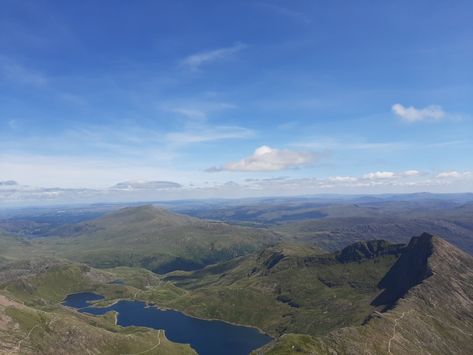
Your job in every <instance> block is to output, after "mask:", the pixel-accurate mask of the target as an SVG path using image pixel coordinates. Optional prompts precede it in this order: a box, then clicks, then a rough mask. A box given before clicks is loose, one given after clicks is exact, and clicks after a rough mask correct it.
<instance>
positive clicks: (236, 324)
mask: <svg viewBox="0 0 473 355" xmlns="http://www.w3.org/2000/svg"><path fill="white" fill-rule="evenodd" d="M84 292H85V291H84ZM79 293H82V292H76V293H71V294H69V295H67V296H66V297H68V296H70V295H74V294H79ZM94 293H95V292H94ZM96 294H97V295H98V293H96ZM107 301H113V302H111V303H110V304H107V305H104V306H102V305H98V306H94V303H99V302H107ZM120 301H138V302H143V303H144V304H145V305H146V307H154V308H157V309H159V310H161V311H174V312H179V313H182V314H184V315H186V316H188V317H191V318H194V319H199V320H204V321H213V322H222V323H226V324H230V325H234V326H237V327H245V328H253V329H256V330H258V332H259V333H261V334H262V335H266V336H269V337H270V338H272V340H275V339H277V338H279V336H275V335H272V334H269V333H267V332H265V331H264V330H263V329H261V328H259V327H257V326H254V325H247V324H241V323H236V322H231V321H227V320H223V319H218V318H203V317H197V316H194V315H192V314H189V313H187V312H185V311H182V310H179V309H176V308H172V307H163V306H159V305H158V304H156V303H152V302H148V301H145V300H143V299H139V298H128V297H126V298H116V299H106V298H105V297H104V299H101V300H97V301H93V302H92V303H90V306H93V307H96V308H106V307H112V306H114V305H116V304H117V303H118V302H120ZM66 307H68V306H66ZM70 308H73V309H75V310H78V309H77V308H74V307H70ZM84 308H85V307H84ZM117 313H118V312H117ZM115 324H116V323H115ZM145 328H146V327H145Z"/></svg>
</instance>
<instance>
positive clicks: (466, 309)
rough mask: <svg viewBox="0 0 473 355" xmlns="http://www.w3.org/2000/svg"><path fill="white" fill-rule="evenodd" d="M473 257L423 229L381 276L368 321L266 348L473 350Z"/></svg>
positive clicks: (418, 351)
mask: <svg viewBox="0 0 473 355" xmlns="http://www.w3.org/2000/svg"><path fill="white" fill-rule="evenodd" d="M472 280H473V257H472V256H471V255H469V254H467V253H464V252H462V251H461V250H459V249H457V248H456V247H454V246H452V245H451V244H449V243H448V242H446V241H444V240H442V239H440V238H437V237H433V236H432V235H428V234H424V235H422V236H421V237H418V238H413V239H412V240H411V242H410V243H409V246H408V247H407V250H406V252H405V253H404V254H403V255H402V256H401V257H400V258H399V260H398V261H397V262H396V263H395V264H394V266H393V267H392V268H391V269H390V271H389V272H388V273H387V274H386V275H385V277H384V278H383V279H382V281H381V282H380V287H382V288H383V291H382V292H381V293H380V294H379V295H378V297H377V298H376V299H375V300H374V301H373V304H375V305H376V306H377V308H378V311H375V312H373V313H372V315H371V316H370V318H369V320H368V321H367V322H366V324H364V325H362V326H356V327H348V328H342V329H338V330H335V331H333V332H331V333H329V334H327V335H326V336H322V337H311V336H307V335H298V334H287V335H284V336H282V337H281V338H279V339H278V340H277V341H275V342H273V343H271V344H270V345H268V346H267V347H265V348H264V349H261V350H260V351H258V352H257V353H266V354H277V355H280V354H293V353H294V352H297V353H300V354H362V353H370V354H439V355H440V354H442V355H443V354H452V355H453V354H470V353H473V345H472V344H473V343H472V339H473V332H472V329H473V283H472Z"/></svg>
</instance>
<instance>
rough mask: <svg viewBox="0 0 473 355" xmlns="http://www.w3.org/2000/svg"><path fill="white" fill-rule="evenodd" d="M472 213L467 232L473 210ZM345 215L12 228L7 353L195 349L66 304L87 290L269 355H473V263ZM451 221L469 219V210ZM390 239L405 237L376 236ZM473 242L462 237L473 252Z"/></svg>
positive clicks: (5, 238) (0, 255) (5, 301)
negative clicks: (243, 339)
mask: <svg viewBox="0 0 473 355" xmlns="http://www.w3.org/2000/svg"><path fill="white" fill-rule="evenodd" d="M347 208H348V207H347ZM468 208H469V207H468ZM348 209H351V207H350V208H348ZM449 209H451V207H449ZM337 210H339V207H337ZM460 210H462V211H463V209H462V207H460ZM442 213H446V212H445V211H443V212H442ZM462 213H464V214H463V215H462V216H464V217H463V218H464V219H463V220H462V221H463V226H466V227H465V228H467V227H468V223H469V222H468V219H467V218H466V217H467V216H468V212H462ZM394 217H395V216H394ZM394 217H393V218H394ZM337 218H341V217H330V216H326V217H320V216H318V217H317V219H307V220H302V221H298V222H294V221H290V222H287V223H277V225H272V226H271V227H262V226H254V225H253V226H250V225H242V224H241V223H234V222H231V223H226V222H221V221H215V220H213V221H211V220H203V219H199V218H196V217H189V216H186V215H183V214H176V213H174V212H170V211H169V210H165V209H163V208H157V207H152V206H138V207H125V208H121V209H116V210H114V211H109V212H106V213H105V214H102V215H101V216H98V217H94V218H88V219H86V220H82V221H79V222H77V223H73V224H70V223H66V224H60V225H55V227H54V231H55V232H54V234H55V235H44V236H41V237H32V236H25V235H21V233H11V231H10V232H7V231H5V230H4V231H3V233H2V235H1V237H0V247H1V248H0V296H1V297H2V298H1V301H2V303H1V307H0V315H1V320H2V324H3V326H0V339H2V341H1V342H0V346H1V347H0V349H2V350H1V351H4V352H10V353H25V354H28V353H35V352H34V351H33V349H36V350H35V351H37V349H40V351H41V352H42V353H45V354H49V353H51V351H52V350H51V349H53V348H55V347H60V348H63V349H65V350H64V351H65V352H64V353H68V354H69V353H70V354H75V353H77V354H80V353H82V351H84V349H88V351H92V353H94V352H100V353H104V354H108V353H110V354H114V353H118V352H117V350H116V349H118V348H120V349H121V350H120V351H122V350H123V353H125V350H126V351H127V352H126V353H135V352H140V351H147V350H146V349H148V350H149V349H153V350H152V351H150V353H154V352H155V353H158V354H168V353H169V354H180V353H182V354H187V353H193V352H194V351H195V349H192V348H191V347H190V346H189V345H185V344H181V342H180V341H178V340H179V339H181V341H184V340H182V339H184V338H179V337H178V338H175V337H173V338H172V339H173V340H169V339H168V338H167V336H166V334H167V333H166V332H163V331H161V330H160V328H159V327H157V328H156V329H151V328H152V327H151V328H149V327H134V326H131V327H130V326H126V327H123V326H120V325H117V324H115V323H116V319H117V318H116V317H117V315H116V314H117V313H115V312H114V311H113V309H114V308H110V309H109V310H110V312H105V311H104V312H105V313H104V314H103V315H101V316H92V315H88V314H85V313H79V312H77V311H74V310H73V309H70V308H67V307H64V306H63V305H62V302H63V301H64V299H66V297H67V296H68V295H70V294H75V293H80V292H94V293H97V294H99V295H103V296H104V299H97V300H95V301H93V305H94V307H108V306H110V305H111V304H114V303H116V302H121V301H123V302H125V301H126V302H128V301H133V302H145V303H146V304H153V305H157V306H158V307H159V308H160V309H163V310H166V309H168V310H175V311H179V312H182V313H183V314H185V315H187V316H192V317H196V318H197V319H203V320H219V321H225V322H229V323H231V324H235V325H241V326H250V327H255V328H258V329H260V330H261V331H262V332H264V333H266V334H268V335H270V336H271V337H272V338H273V339H274V340H272V341H270V342H269V343H268V344H267V345H264V344H261V345H264V346H263V347H261V348H260V349H256V348H257V347H259V346H256V347H255V348H253V349H252V350H254V352H255V353H257V354H262V353H265V354H266V353H267V354H286V353H287V354H289V353H292V352H294V351H296V352H300V353H317V354H329V353H334V351H335V352H336V353H337V354H356V353H360V352H362V351H364V350H363V349H369V350H368V351H371V352H372V353H376V354H378V353H379V354H401V353H415V351H417V352H418V351H423V350H422V349H420V348H418V347H417V345H416V344H417V343H416V342H417V340H416V339H423V340H422V341H423V342H428V343H429V344H428V346H429V348H428V349H429V350H428V351H429V352H430V353H431V354H446V353H452V354H453V353H455V352H454V351H450V350H448V349H453V350H454V349H459V348H460V347H461V348H462V349H469V347H470V346H471V345H470V344H471V342H470V340H471V334H470V332H469V329H471V327H472V325H473V314H472V313H471V309H473V307H471V306H472V304H473V290H472V286H473V285H472V282H471V280H472V279H473V278H472V276H473V262H472V259H473V257H472V256H471V255H469V254H468V253H467V252H465V251H461V250H460V249H458V248H457V247H455V246H453V245H452V244H450V243H449V242H447V241H446V240H444V239H442V238H441V237H436V236H435V237H434V236H433V235H432V234H429V233H423V232H421V233H419V234H418V235H419V236H418V237H414V238H410V236H409V235H410V234H408V233H409V232H408V231H414V232H415V231H417V230H416V229H415V228H413V226H412V225H402V228H400V227H399V228H398V229H396V228H394V229H390V228H391V227H390V226H391V225H390V224H389V223H386V222H385V220H383V221H384V222H382V220H378V219H377V217H376V216H375V217H373V218H371V219H369V218H368V217H364V218H366V220H365V219H363V218H362V217H356V218H355V217H342V220H343V222H341V221H339V222H338V223H337ZM452 218H455V220H456V221H459V220H461V218H460V216H459V214H458V213H456V214H455V216H454V217H452ZM355 219H356V221H357V222H356V223H358V224H357V225H358V226H362V225H363V226H364V227H363V228H361V227H360V228H355V227H353V225H355V224H352V227H350V230H351V231H352V233H349V232H348V230H347V229H346V228H348V227H347V221H348V220H355ZM353 223H355V222H353ZM383 223H386V224H383ZM426 223H427V222H426ZM452 223H453V222H452ZM367 224H369V225H370V227H369V228H368V227H366V225H367ZM375 225H377V226H378V227H376V228H374V227H373V226H375ZM383 225H384V226H385V228H386V229H387V231H386V230H385V231H384V232H383ZM295 226H297V231H295V230H296V229H295ZM399 226H401V224H399ZM432 226H434V227H432ZM423 227H425V229H427V230H428V229H429V228H435V224H428V223H427V224H425V225H424V226H422V225H420V226H419V229H422V228H423ZM367 231H368V232H367ZM450 231H451V232H452V233H453V231H455V230H454V229H453V228H452V229H450ZM324 233H326V234H324ZM377 233H379V234H380V235H383V236H386V235H389V234H390V233H391V235H392V237H390V238H387V239H388V240H383V238H371V237H372V236H373V235H375V234H377ZM365 234H366V236H367V237H366V238H365V237H364V235H365ZM466 235H467V233H466V232H465V234H462V233H458V234H450V235H449V236H450V238H449V239H451V240H452V242H453V241H454V243H455V244H457V245H458V244H460V245H465V246H466V247H465V250H468V249H469V248H470V245H471V244H470V243H471V239H468V238H467V237H466ZM324 238H325V239H324ZM324 240H326V242H324ZM403 241H407V243H403ZM462 243H464V244H462ZM338 245H340V246H343V247H340V248H337V246H338ZM447 295H448V296H447ZM445 297H449V298H448V299H449V301H448V302H443V301H442V300H443V299H445ZM119 304H121V303H119ZM106 309H107V308H105V310H106ZM125 309H126V308H125ZM100 314H102V313H100ZM118 314H120V313H118ZM56 324H57V327H56ZM65 324H67V326H66V325H65ZM120 324H121V323H120ZM144 324H147V323H144ZM411 324H412V325H411ZM421 324H422V326H421ZM426 329H432V331H430V330H429V331H427V330H426ZM424 330H425V331H424ZM91 333H93V335H91ZM169 334H171V333H169ZM170 336H171V335H170ZM89 337H90V341H89V340H87V341H86V340H85V339H89ZM427 337H433V338H431V339H430V338H429V339H430V340H428V341H427ZM71 338H73V339H71ZM157 340H158V342H157ZM176 341H177V342H176ZM184 342H187V341H184ZM157 343H159V346H157V345H156V344H157ZM18 344H20V345H19V348H18ZM261 345H260V346H261ZM94 349H95V350H94ZM114 349H115V350H114ZM413 349H415V351H414V350H413ZM203 353H204V354H205V353H206V352H205V351H204V352H203ZM214 353H215V352H212V351H209V352H208V354H214Z"/></svg>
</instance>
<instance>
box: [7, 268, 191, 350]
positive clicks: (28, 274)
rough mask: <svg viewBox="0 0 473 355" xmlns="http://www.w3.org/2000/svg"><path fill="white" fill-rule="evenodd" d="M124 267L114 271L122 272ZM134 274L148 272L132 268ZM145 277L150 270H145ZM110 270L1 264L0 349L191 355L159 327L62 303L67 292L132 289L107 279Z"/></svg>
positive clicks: (111, 293)
mask: <svg viewBox="0 0 473 355" xmlns="http://www.w3.org/2000/svg"><path fill="white" fill-rule="evenodd" d="M127 273H128V272H127V270H123V269H121V270H118V275H120V277H122V276H126V274H127ZM133 273H134V274H135V275H137V274H140V273H142V274H143V276H142V278H141V279H143V277H144V278H146V277H147V276H146V273H147V272H146V271H143V272H140V270H134V271H133ZM148 276H149V275H148ZM116 277H117V275H116V274H113V273H112V272H109V271H100V270H94V269H91V268H90V267H89V266H87V265H83V264H74V263H70V262H66V261H61V260H56V259H35V260H28V261H17V262H13V263H7V264H4V265H3V266H2V267H1V268H0V353H2V354H3V353H5V354H78V355H79V354H81V355H82V354H87V353H89V354H92V353H96V354H97V353H100V354H110V355H112V354H118V353H120V354H135V353H142V352H143V353H146V352H149V353H159V354H169V355H173V354H195V352H194V351H193V350H192V349H191V348H190V347H189V346H188V345H183V344H176V343H172V342H170V341H168V340H167V339H166V336H165V335H164V332H163V331H156V330H152V329H145V328H138V327H128V328H122V327H119V326H116V325H115V317H114V315H113V314H107V315H106V316H104V317H92V316H88V315H85V314H81V313H78V312H76V311H74V310H72V309H68V308H66V307H64V306H62V305H61V304H60V302H61V301H62V300H63V299H64V298H65V296H66V295H67V294H69V293H71V292H79V291H84V290H90V291H97V292H101V293H103V294H105V295H107V296H108V297H109V298H117V297H124V298H126V297H131V296H132V294H133V293H134V292H136V290H135V289H134V288H133V287H128V286H116V285H113V284H109V281H110V280H114V279H115V278H116Z"/></svg>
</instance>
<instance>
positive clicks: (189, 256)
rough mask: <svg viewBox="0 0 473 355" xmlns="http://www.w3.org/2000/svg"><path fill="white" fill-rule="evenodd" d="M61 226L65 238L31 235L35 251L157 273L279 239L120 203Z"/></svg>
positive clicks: (259, 231)
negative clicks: (102, 213) (92, 217)
mask: <svg viewBox="0 0 473 355" xmlns="http://www.w3.org/2000/svg"><path fill="white" fill-rule="evenodd" d="M64 228H65V229H66V230H63V231H62V232H61V233H63V234H67V235H70V237H55V238H51V237H50V238H42V239H36V240H35V241H34V249H35V250H36V252H38V253H42V254H44V255H50V256H59V257H63V258H66V259H70V260H75V261H79V262H84V263H87V264H89V265H91V266H95V267H100V268H107V267H115V266H138V267H144V268H146V269H149V270H152V271H155V272H158V273H165V272H169V271H172V270H178V269H180V270H193V269H198V268H202V267H204V266H206V265H209V264H213V263H217V262H220V261H224V260H229V259H231V258H234V257H238V256H242V255H247V254H250V253H252V252H254V251H256V250H258V249H259V248H261V247H263V246H265V245H269V244H272V243H274V242H275V241H277V240H279V239H280V237H279V236H278V235H277V234H276V233H274V232H271V231H268V230H263V229H256V228H246V227H240V226H232V225H228V224H226V223H222V222H212V221H205V220H200V219H197V218H192V217H188V216H181V215H178V214H174V213H171V212H169V211H167V210H164V209H160V208H156V207H152V206H142V207H134V208H125V209H122V210H119V211H117V212H114V213H111V214H109V215H106V216H104V217H101V218H99V219H96V220H92V221H88V222H84V223H79V224H76V225H71V226H67V227H64ZM58 233H59V232H58Z"/></svg>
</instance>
